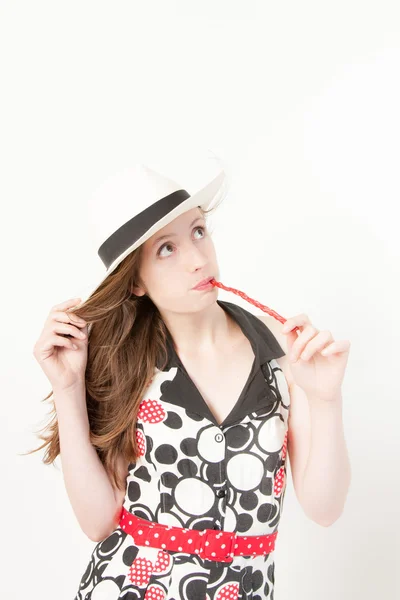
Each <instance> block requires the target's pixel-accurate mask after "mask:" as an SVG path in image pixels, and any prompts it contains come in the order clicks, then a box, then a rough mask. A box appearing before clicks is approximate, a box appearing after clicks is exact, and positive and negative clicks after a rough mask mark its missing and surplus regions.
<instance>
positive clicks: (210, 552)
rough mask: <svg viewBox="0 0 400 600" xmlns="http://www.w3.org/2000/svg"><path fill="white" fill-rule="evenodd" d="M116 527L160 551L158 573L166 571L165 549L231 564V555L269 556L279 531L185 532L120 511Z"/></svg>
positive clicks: (166, 553)
mask: <svg viewBox="0 0 400 600" xmlns="http://www.w3.org/2000/svg"><path fill="white" fill-rule="evenodd" d="M119 526H120V527H121V529H122V530H123V531H125V532H126V533H129V535H131V536H132V538H133V540H134V543H135V544H138V545H141V546H152V547H153V548H161V549H162V550H164V552H159V554H158V558H157V561H156V568H157V572H162V571H163V570H164V569H166V568H168V561H169V555H168V552H166V551H168V550H172V551H177V552H185V553H189V554H198V555H199V556H200V557H201V558H204V559H208V560H215V561H222V562H231V561H232V559H233V556H238V555H240V556H242V555H243V556H255V555H260V554H270V553H271V552H273V551H274V549H275V541H276V537H277V535H278V532H277V531H275V532H274V533H271V534H267V535H245V536H239V535H237V533H236V532H235V531H221V530H217V529H203V530H198V529H187V528H183V527H173V526H170V525H164V524H162V523H155V522H154V521H147V520H146V519H142V518H140V517H137V516H136V515H133V514H132V513H130V512H129V511H127V510H126V509H125V508H124V507H123V508H122V512H121V518H120V521H119Z"/></svg>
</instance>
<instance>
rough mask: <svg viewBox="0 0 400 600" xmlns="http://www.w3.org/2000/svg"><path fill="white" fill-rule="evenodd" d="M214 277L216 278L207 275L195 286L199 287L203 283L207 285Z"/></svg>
mask: <svg viewBox="0 0 400 600" xmlns="http://www.w3.org/2000/svg"><path fill="white" fill-rule="evenodd" d="M212 279H214V277H207V279H203V281H200V282H199V283H198V284H197V285H195V286H194V288H199V287H201V286H202V285H205V284H206V283H208V282H209V281H211V280H212Z"/></svg>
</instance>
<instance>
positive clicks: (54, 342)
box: [40, 334, 77, 352]
mask: <svg viewBox="0 0 400 600" xmlns="http://www.w3.org/2000/svg"><path fill="white" fill-rule="evenodd" d="M55 346H64V347H65V348H69V349H71V350H76V349H77V346H76V344H74V342H73V341H72V340H71V339H69V338H66V337H63V336H62V335H57V334H55V335H48V336H46V339H45V340H44V342H43V344H42V345H41V347H40V350H41V352H49V351H50V350H52V349H53V348H54V347H55ZM74 346H75V347H74Z"/></svg>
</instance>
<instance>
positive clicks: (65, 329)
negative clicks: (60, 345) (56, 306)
mask: <svg viewBox="0 0 400 600" xmlns="http://www.w3.org/2000/svg"><path fill="white" fill-rule="evenodd" d="M52 331H54V332H55V333H59V334H60V335H66V336H68V337H71V336H72V337H74V338H76V339H78V340H85V339H86V333H85V332H84V331H81V330H80V329H78V327H75V325H67V324H64V323H59V322H58V321H55V323H54V325H53V328H52Z"/></svg>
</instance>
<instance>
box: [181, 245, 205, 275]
mask: <svg viewBox="0 0 400 600" xmlns="http://www.w3.org/2000/svg"><path fill="white" fill-rule="evenodd" d="M184 254H185V263H186V266H187V267H188V268H189V269H190V270H191V271H195V270H197V269H201V268H203V267H204V265H206V264H207V262H208V258H207V256H206V255H205V253H204V251H203V250H200V248H199V247H198V246H196V245H195V244H190V243H189V245H188V248H186V249H185V253H184Z"/></svg>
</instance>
